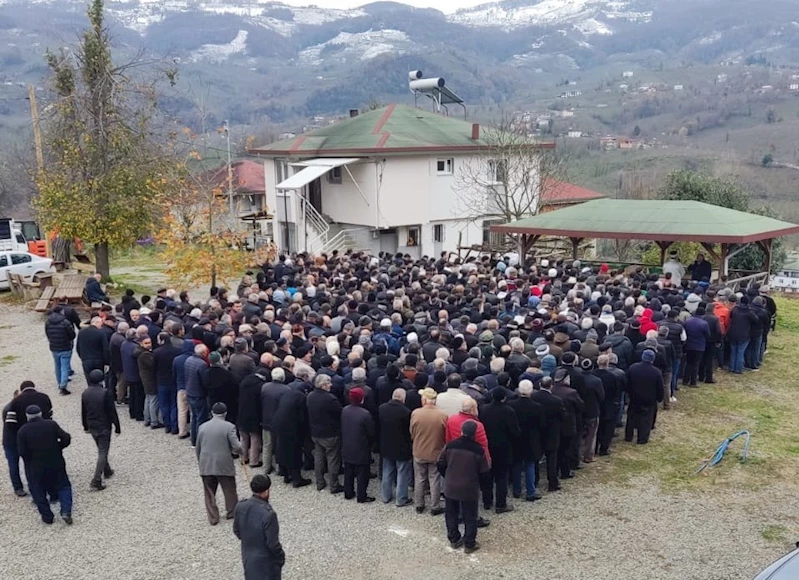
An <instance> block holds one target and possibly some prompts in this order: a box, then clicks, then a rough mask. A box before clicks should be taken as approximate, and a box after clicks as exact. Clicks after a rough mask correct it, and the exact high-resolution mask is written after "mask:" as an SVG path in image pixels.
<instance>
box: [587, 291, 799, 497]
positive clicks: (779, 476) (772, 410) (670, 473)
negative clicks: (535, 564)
mask: <svg viewBox="0 0 799 580" xmlns="http://www.w3.org/2000/svg"><path fill="white" fill-rule="evenodd" d="M776 300H777V305H778V310H779V315H780V316H779V322H778V325H777V330H776V331H775V332H773V333H772V334H771V335H770V336H769V354H768V355H766V361H765V364H764V366H763V369H762V370H761V371H760V372H757V373H746V374H744V375H741V376H739V375H732V374H730V373H727V372H725V371H721V372H717V373H716V376H715V378H716V380H717V381H718V383H716V384H715V385H701V386H700V388H698V389H688V388H683V389H681V390H680V391H679V393H677V399H678V402H677V403H676V404H674V405H672V408H671V410H669V411H662V410H659V411H658V419H657V429H656V430H655V431H653V433H652V437H651V439H650V444H649V445H635V444H630V443H625V442H624V441H623V437H617V438H616V439H615V440H614V444H613V446H612V447H611V451H612V453H613V456H612V458H611V460H610V461H609V462H608V463H605V462H600V463H599V464H595V465H597V466H601V468H600V469H589V470H585V471H584V472H583V473H586V472H588V474H590V477H592V478H597V480H598V481H614V482H617V481H622V482H624V481H629V480H630V479H632V478H635V477H638V476H650V477H652V476H653V477H655V478H656V480H657V481H658V482H659V483H660V484H661V486H662V488H663V489H664V490H666V491H675V492H676V491H683V490H697V491H700V490H709V489H711V488H714V489H718V487H720V486H721V487H729V488H733V487H746V488H749V489H757V488H761V487H763V486H766V485H769V484H773V483H775V481H780V482H794V481H796V480H797V477H799V458H798V456H799V431H797V430H796V423H795V417H796V378H795V377H796V365H795V360H794V359H793V356H792V355H793V353H795V352H799V300H792V299H788V298H777V299H776ZM742 429H746V430H748V431H749V432H750V433H751V443H750V448H749V459H748V461H747V462H746V463H742V462H741V461H740V457H741V452H742V450H743V447H744V439H743V438H739V439H737V440H736V441H735V442H734V443H732V444H731V445H730V447H729V448H728V450H727V453H726V454H725V456H724V459H723V460H722V462H721V463H720V464H719V465H717V466H716V467H713V468H708V469H706V470H705V471H704V472H703V473H702V474H700V475H694V472H695V471H696V470H697V469H698V468H699V466H700V464H701V463H702V462H703V461H705V460H707V459H709V458H710V457H711V456H712V455H713V453H714V452H715V451H716V448H717V447H718V446H719V444H720V443H721V442H722V441H724V440H725V439H726V438H727V437H729V436H731V435H732V434H733V433H735V432H736V431H739V430H742ZM619 434H620V435H621V433H619Z"/></svg>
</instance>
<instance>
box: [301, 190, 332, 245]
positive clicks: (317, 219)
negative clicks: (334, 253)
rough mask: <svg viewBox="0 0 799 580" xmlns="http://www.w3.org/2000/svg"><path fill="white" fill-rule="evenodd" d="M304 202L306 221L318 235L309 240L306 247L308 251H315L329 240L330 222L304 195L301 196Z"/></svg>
mask: <svg viewBox="0 0 799 580" xmlns="http://www.w3.org/2000/svg"><path fill="white" fill-rule="evenodd" d="M300 200H301V203H302V204H303V206H302V207H303V212H304V215H305V219H306V223H308V224H309V225H310V226H311V227H312V228H313V229H314V230H315V231H316V232H317V235H316V236H315V237H313V238H311V239H310V240H309V241H308V247H307V248H305V249H306V251H308V252H314V251H315V250H316V249H317V246H318V247H319V248H323V247H324V246H325V244H326V243H327V241H328V236H329V234H330V224H329V223H327V220H326V219H325V218H324V217H323V216H322V214H320V213H319V212H318V211H317V210H316V208H315V207H314V206H313V205H311V203H310V202H309V201H308V200H307V199H305V198H304V197H302V196H301V197H300Z"/></svg>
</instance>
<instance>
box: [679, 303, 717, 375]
mask: <svg viewBox="0 0 799 580" xmlns="http://www.w3.org/2000/svg"><path fill="white" fill-rule="evenodd" d="M704 316H705V309H704V308H701V307H698V308H697V309H696V310H695V311H694V313H693V314H692V315H691V318H689V319H688V320H686V321H685V335H686V337H687V338H686V340H685V371H684V372H683V376H682V384H683V385H688V386H689V387H695V386H696V379H697V377H698V375H699V367H700V365H701V363H702V358H703V357H704V356H705V349H706V348H707V343H708V341H709V340H710V338H711V337H710V325H708V323H707V320H705V318H704Z"/></svg>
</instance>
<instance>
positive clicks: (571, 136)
mask: <svg viewBox="0 0 799 580" xmlns="http://www.w3.org/2000/svg"><path fill="white" fill-rule="evenodd" d="M567 136H568V137H569V139H579V138H580V137H582V136H583V132H582V131H569V133H568V134H567Z"/></svg>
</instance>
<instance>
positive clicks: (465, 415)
mask: <svg viewBox="0 0 799 580" xmlns="http://www.w3.org/2000/svg"><path fill="white" fill-rule="evenodd" d="M466 421H474V422H475V423H477V432H476V433H475V436H474V440H475V442H476V443H477V444H479V445H480V447H482V448H483V450H484V451H485V454H486V460H487V461H488V465H489V467H490V466H491V454H490V453H489V452H488V437H487V436H486V429H485V427H484V426H483V424H482V423H481V422H480V419H478V418H477V401H475V400H474V399H472V398H471V397H469V398H468V399H465V400H464V401H463V403H462V404H461V412H460V413H458V414H457V415H453V416H452V417H450V418H449V419H447V443H450V442H452V441H455V439H458V438H459V437H461V427H462V426H463V424H464V423H465V422H466Z"/></svg>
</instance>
